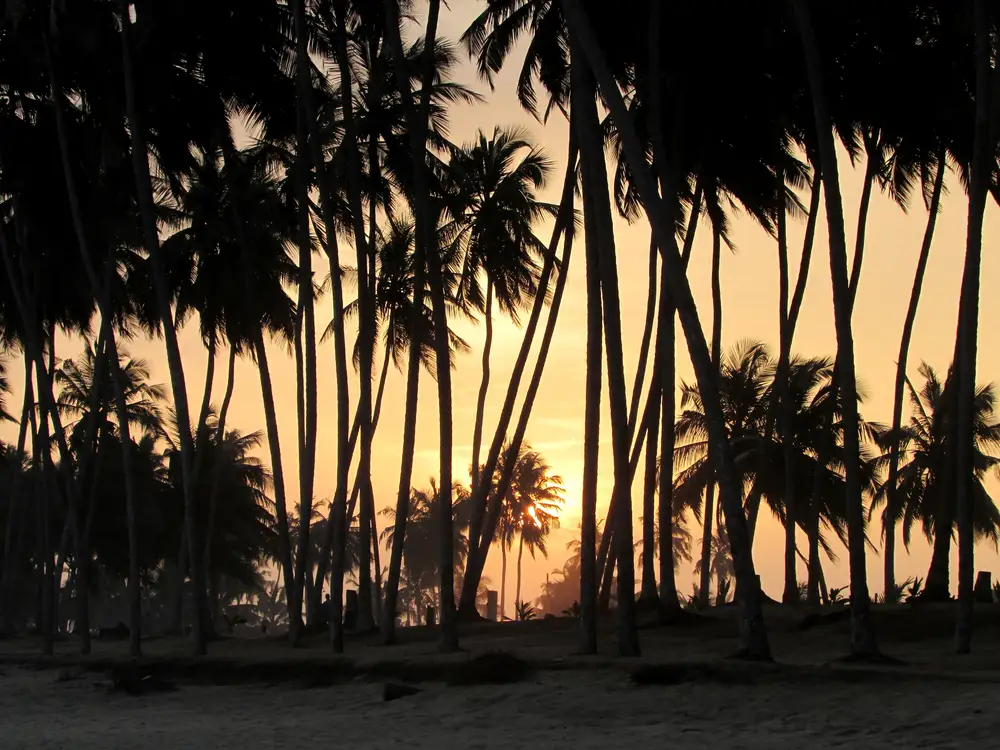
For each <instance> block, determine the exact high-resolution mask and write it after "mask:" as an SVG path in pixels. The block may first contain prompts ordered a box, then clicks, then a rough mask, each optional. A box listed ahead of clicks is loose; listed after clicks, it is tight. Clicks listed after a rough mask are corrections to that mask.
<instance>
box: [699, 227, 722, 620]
mask: <svg viewBox="0 0 1000 750" xmlns="http://www.w3.org/2000/svg"><path fill="white" fill-rule="evenodd" d="M721 265H722V234H721V232H720V231H719V228H718V227H717V226H715V225H714V222H713V226H712V362H713V364H714V366H715V372H716V376H717V377H718V376H719V372H720V367H721V365H722V279H721V277H720V270H721V269H720V267H721ZM713 454H714V452H713V450H712V446H711V445H709V447H708V465H709V466H713V465H714V464H715V461H714V455H713ZM704 516H705V526H704V532H703V534H702V537H701V578H700V580H699V582H698V602H699V603H700V605H701V606H702V607H707V606H708V603H709V595H708V587H709V582H710V581H711V579H712V565H711V561H712V539H713V538H714V536H713V531H712V522H713V520H714V519H715V480H714V479H712V478H710V479H709V481H708V487H706V488H705V513H704Z"/></svg>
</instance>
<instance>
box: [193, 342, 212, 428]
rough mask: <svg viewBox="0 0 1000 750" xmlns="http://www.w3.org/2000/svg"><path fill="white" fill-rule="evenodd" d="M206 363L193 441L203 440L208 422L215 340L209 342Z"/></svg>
mask: <svg viewBox="0 0 1000 750" xmlns="http://www.w3.org/2000/svg"><path fill="white" fill-rule="evenodd" d="M207 349H208V362H207V363H206V364H205V389H204V390H203V391H202V396H201V409H200V410H199V412H198V429H197V430H196V431H195V433H194V434H195V440H196V441H200V440H203V439H204V432H205V424H206V423H207V422H208V412H209V410H210V409H211V408H212V384H213V383H214V382H215V340H214V338H213V340H212V341H211V342H209V344H208V346H207Z"/></svg>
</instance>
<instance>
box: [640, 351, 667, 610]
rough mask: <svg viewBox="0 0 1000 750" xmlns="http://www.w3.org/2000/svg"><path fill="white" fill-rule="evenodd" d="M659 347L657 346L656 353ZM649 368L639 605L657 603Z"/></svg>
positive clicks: (654, 420)
mask: <svg viewBox="0 0 1000 750" xmlns="http://www.w3.org/2000/svg"><path fill="white" fill-rule="evenodd" d="M659 348H660V347H659V346H657V349H659ZM658 360H659V358H658V357H657V361H656V362H654V364H653V377H652V381H651V382H650V399H649V404H650V409H651V413H650V415H649V416H650V421H649V427H648V429H647V443H646V453H645V459H646V466H645V472H644V476H643V484H642V583H641V585H640V587H639V600H640V601H642V602H651V603H653V604H657V605H658V602H659V593H658V591H657V589H656V491H657V488H658V485H657V459H658V458H659V456H658V454H657V446H658V444H659V438H660V409H661V408H662V395H661V388H662V387H663V385H662V382H661V380H662V378H661V376H660V367H661V364H660V362H659V361H658Z"/></svg>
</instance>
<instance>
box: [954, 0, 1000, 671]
mask: <svg viewBox="0 0 1000 750" xmlns="http://www.w3.org/2000/svg"><path fill="white" fill-rule="evenodd" d="M974 9H975V10H974V18H975V49H976V127H975V138H974V145H973V156H972V165H971V172H972V173H971V176H970V184H969V219H968V227H967V233H966V240H965V245H966V249H965V268H964V270H963V274H962V296H961V302H960V303H959V325H958V335H957V337H956V339H957V340H956V344H955V362H956V370H957V378H956V382H957V385H958V399H957V401H958V414H957V420H956V432H957V435H956V437H957V445H956V450H955V469H956V480H957V481H956V485H957V486H956V494H955V502H956V504H957V505H958V513H957V515H958V618H957V622H956V625H955V650H956V652H957V653H959V654H968V653H969V652H970V651H971V650H972V606H973V578H974V576H975V535H974V529H973V513H974V511H973V508H974V504H975V492H976V485H975V481H976V480H975V470H976V465H975V464H976V460H975V456H976V434H975V418H976V355H977V344H978V336H979V285H980V281H979V277H980V272H981V265H982V253H983V220H984V218H985V214H986V201H987V198H988V192H989V189H990V182H991V179H992V171H993V168H992V164H991V162H992V160H993V155H994V154H995V153H996V147H997V140H998V127H1000V123H998V121H997V116H996V100H997V98H998V97H1000V73H998V72H997V70H996V69H995V68H993V67H991V55H992V37H993V34H992V31H993V28H992V26H991V19H990V16H989V12H988V4H987V2H986V0H975V3H974Z"/></svg>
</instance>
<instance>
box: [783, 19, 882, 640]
mask: <svg viewBox="0 0 1000 750" xmlns="http://www.w3.org/2000/svg"><path fill="white" fill-rule="evenodd" d="M795 15H796V20H797V23H798V27H799V34H800V36H801V38H802V47H803V51H804V53H805V61H806V69H807V72H808V77H809V88H810V92H811V94H812V102H813V114H814V117H815V120H816V132H817V133H818V138H819V152H820V163H821V165H822V169H823V185H824V189H825V195H826V216H827V223H828V226H829V240H830V275H831V276H832V278H833V298H834V318H835V328H836V333H837V365H836V369H837V375H838V377H837V385H838V388H839V390H840V396H841V398H840V401H841V404H840V406H841V409H842V411H843V416H842V422H843V442H844V456H845V457H844V461H845V464H846V465H845V478H846V485H847V501H846V506H847V507H846V516H847V529H848V549H849V558H850V571H851V574H850V578H851V650H852V652H853V653H854V654H856V655H858V656H865V657H868V656H872V655H875V654H877V653H878V646H877V644H876V641H875V631H874V628H873V626H872V622H871V602H870V600H869V596H868V580H867V574H866V569H865V535H864V517H863V513H862V511H863V509H862V499H861V477H860V476H859V466H858V462H859V457H860V444H859V433H858V402H857V386H856V383H857V381H856V376H855V371H854V335H853V332H852V330H851V289H850V284H849V280H848V277H847V242H846V239H845V234H844V209H843V204H842V202H841V194H840V178H839V175H838V169H837V151H836V146H835V144H834V139H833V128H832V124H831V123H832V121H831V119H830V114H829V110H828V106H827V101H826V95H825V92H824V81H823V67H822V63H821V61H820V54H819V48H818V46H817V41H816V36H815V32H814V30H813V27H812V20H811V18H810V11H809V6H808V4H807V2H806V0H795Z"/></svg>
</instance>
